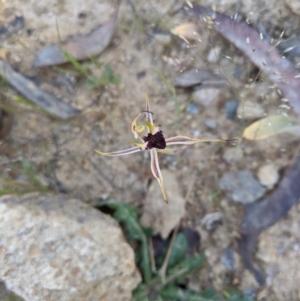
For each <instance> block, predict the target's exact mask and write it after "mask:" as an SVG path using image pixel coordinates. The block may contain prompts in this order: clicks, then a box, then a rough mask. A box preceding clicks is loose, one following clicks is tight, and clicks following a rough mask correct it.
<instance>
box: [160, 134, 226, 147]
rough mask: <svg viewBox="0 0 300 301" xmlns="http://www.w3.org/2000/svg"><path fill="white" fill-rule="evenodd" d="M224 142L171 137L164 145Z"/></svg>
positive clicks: (222, 140) (221, 140)
mask: <svg viewBox="0 0 300 301" xmlns="http://www.w3.org/2000/svg"><path fill="white" fill-rule="evenodd" d="M225 141H226V140H224V139H209V138H207V139H197V138H190V137H186V136H176V137H171V138H167V139H166V144H167V146H170V145H179V144H181V145H190V144H195V143H200V142H225Z"/></svg>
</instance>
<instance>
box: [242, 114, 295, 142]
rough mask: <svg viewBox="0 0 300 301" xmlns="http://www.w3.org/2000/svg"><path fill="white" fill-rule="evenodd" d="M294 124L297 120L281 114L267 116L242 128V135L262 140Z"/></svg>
mask: <svg viewBox="0 0 300 301" xmlns="http://www.w3.org/2000/svg"><path fill="white" fill-rule="evenodd" d="M295 125H297V122H296V121H295V120H294V119H293V118H291V117H287V116H283V115H273V116H268V117H265V118H263V119H260V120H258V121H256V122H254V123H252V124H251V125H249V126H248V127H247V128H246V129H245V130H244V134H243V137H245V138H246V139H249V140H262V139H266V138H268V137H270V136H273V135H276V134H279V133H281V132H283V131H286V130H290V129H292V127H294V126H295Z"/></svg>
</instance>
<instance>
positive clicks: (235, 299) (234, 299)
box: [224, 290, 254, 301]
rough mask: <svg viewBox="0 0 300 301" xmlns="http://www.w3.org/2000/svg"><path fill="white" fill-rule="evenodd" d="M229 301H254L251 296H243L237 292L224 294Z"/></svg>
mask: <svg viewBox="0 0 300 301" xmlns="http://www.w3.org/2000/svg"><path fill="white" fill-rule="evenodd" d="M224 295H225V297H226V300H227V301H254V299H253V298H252V297H250V296H245V295H241V294H240V293H239V292H237V291H235V290H229V291H227V292H224Z"/></svg>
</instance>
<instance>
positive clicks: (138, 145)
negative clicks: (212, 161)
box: [95, 96, 228, 203]
mask: <svg viewBox="0 0 300 301" xmlns="http://www.w3.org/2000/svg"><path fill="white" fill-rule="evenodd" d="M142 113H145V114H146V122H145V123H144V124H139V125H138V124H137V121H138V119H139V117H140V116H141V114H142ZM152 115H153V113H152V112H151V111H150V105H149V100H148V97H147V96H146V108H145V110H143V111H142V112H141V113H140V114H138V116H137V117H136V118H134V119H133V121H132V124H131V130H132V133H133V135H134V138H135V139H138V140H139V141H140V142H133V141H132V142H131V143H132V144H133V145H134V147H131V148H128V149H124V150H120V151H115V152H111V153H103V152H101V151H99V150H96V149H95V151H96V152H97V153H98V154H100V155H102V156H111V157H114V156H124V155H129V154H133V153H137V152H140V151H149V152H150V156H151V171H152V174H153V176H154V177H155V178H156V179H157V181H158V184H159V186H160V188H161V191H162V195H163V198H164V200H165V202H166V203H168V199H167V196H166V192H165V189H164V183H163V177H162V174H161V171H160V167H159V162H158V155H157V153H158V152H161V153H165V154H174V152H173V151H172V149H170V148H169V146H172V145H191V144H195V143H199V142H208V141H210V142H211V141H212V142H225V141H228V140H224V139H195V138H189V137H186V136H175V137H171V138H165V137H164V135H163V132H162V131H161V129H160V125H158V126H156V125H155V124H154V123H153V116H152ZM145 131H146V133H147V135H146V136H145V135H143V133H145Z"/></svg>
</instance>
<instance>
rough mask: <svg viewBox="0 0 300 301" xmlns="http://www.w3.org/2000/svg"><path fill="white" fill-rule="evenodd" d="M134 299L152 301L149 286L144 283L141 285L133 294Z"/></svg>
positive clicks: (136, 300) (135, 300)
mask: <svg viewBox="0 0 300 301" xmlns="http://www.w3.org/2000/svg"><path fill="white" fill-rule="evenodd" d="M132 297H133V300H134V301H150V299H149V292H148V288H147V286H146V285H145V284H143V283H140V284H139V285H138V286H137V288H136V289H135V290H134V291H133V292H132Z"/></svg>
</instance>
